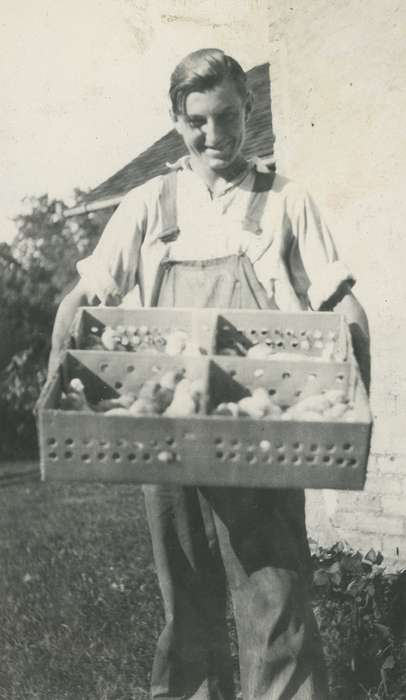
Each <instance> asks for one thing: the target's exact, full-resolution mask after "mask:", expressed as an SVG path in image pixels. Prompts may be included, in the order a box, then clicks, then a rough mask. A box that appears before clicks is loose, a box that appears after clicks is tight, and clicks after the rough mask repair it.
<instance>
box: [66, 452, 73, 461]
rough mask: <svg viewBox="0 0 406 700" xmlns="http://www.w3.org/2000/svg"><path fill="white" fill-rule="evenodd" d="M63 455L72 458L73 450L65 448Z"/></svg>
mask: <svg viewBox="0 0 406 700" xmlns="http://www.w3.org/2000/svg"><path fill="white" fill-rule="evenodd" d="M64 457H65V459H72V457H73V452H71V451H70V450H66V452H65V455H64Z"/></svg>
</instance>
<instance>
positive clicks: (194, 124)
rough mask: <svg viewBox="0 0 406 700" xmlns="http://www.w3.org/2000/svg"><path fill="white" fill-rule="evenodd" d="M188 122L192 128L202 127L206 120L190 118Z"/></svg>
mask: <svg viewBox="0 0 406 700" xmlns="http://www.w3.org/2000/svg"><path fill="white" fill-rule="evenodd" d="M187 123H188V126H190V127H191V128H192V129H200V128H201V127H202V126H203V123H204V122H203V121H202V120H201V119H188V122H187Z"/></svg>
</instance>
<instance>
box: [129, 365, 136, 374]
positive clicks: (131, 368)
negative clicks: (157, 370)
mask: <svg viewBox="0 0 406 700" xmlns="http://www.w3.org/2000/svg"><path fill="white" fill-rule="evenodd" d="M134 369H135V367H134V365H128V367H127V372H128V374H131V372H134Z"/></svg>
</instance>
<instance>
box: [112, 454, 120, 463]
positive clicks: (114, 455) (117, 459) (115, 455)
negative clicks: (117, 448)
mask: <svg viewBox="0 0 406 700" xmlns="http://www.w3.org/2000/svg"><path fill="white" fill-rule="evenodd" d="M111 456H112V458H113V459H114V461H115V462H119V461H120V459H121V455H120V453H119V452H113V454H112V455H111Z"/></svg>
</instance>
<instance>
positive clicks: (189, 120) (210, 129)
mask: <svg viewBox="0 0 406 700" xmlns="http://www.w3.org/2000/svg"><path fill="white" fill-rule="evenodd" d="M250 106H251V104H250V101H249V99H247V100H245V101H244V100H243V98H242V97H241V96H240V95H239V93H238V92H237V89H236V87H235V84H234V83H233V81H232V80H224V81H223V82H222V83H220V85H217V86H216V87H214V88H212V89H211V90H207V91H206V92H191V93H190V94H189V95H188V96H187V98H186V102H185V113H184V114H181V115H177V116H176V117H175V126H176V129H177V131H178V132H179V134H180V135H181V136H182V138H183V140H184V142H185V144H186V146H187V148H188V151H189V153H190V154H191V155H192V156H193V157H194V158H198V159H199V162H200V163H201V164H202V165H203V166H205V167H206V168H207V167H208V168H210V169H211V170H213V171H215V172H217V171H219V172H221V171H223V170H225V169H226V168H228V167H229V166H230V165H231V164H232V163H233V162H234V161H235V159H236V158H237V156H238V155H239V154H240V152H241V148H242V145H243V143H244V138H245V122H246V117H247V115H248V113H249V110H250Z"/></svg>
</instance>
